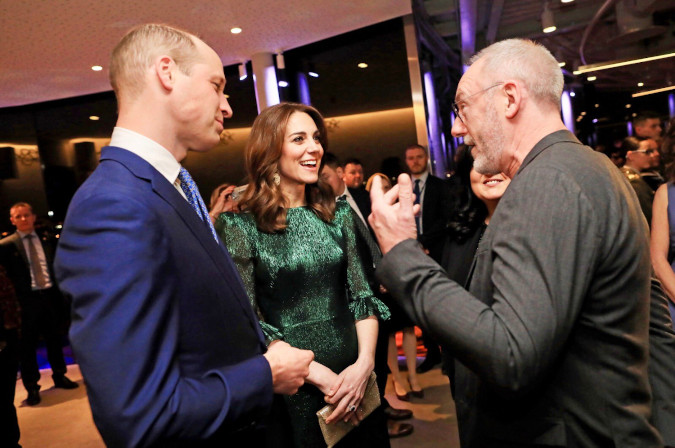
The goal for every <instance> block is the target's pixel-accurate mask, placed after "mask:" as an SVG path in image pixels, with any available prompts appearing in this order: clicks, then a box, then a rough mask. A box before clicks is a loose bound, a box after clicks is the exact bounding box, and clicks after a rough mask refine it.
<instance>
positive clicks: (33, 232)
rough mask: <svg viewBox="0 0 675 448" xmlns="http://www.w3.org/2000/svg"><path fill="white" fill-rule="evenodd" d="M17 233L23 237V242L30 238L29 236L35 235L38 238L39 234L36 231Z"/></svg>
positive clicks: (18, 231)
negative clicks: (27, 237)
mask: <svg viewBox="0 0 675 448" xmlns="http://www.w3.org/2000/svg"><path fill="white" fill-rule="evenodd" d="M16 233H18V234H19V236H20V237H21V239H22V240H23V239H24V238H26V236H28V235H34V236H35V237H36V238H37V233H35V230H33V231H32V232H28V233H25V232H22V231H21V230H17V231H16Z"/></svg>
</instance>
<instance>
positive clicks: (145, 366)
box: [56, 25, 313, 447]
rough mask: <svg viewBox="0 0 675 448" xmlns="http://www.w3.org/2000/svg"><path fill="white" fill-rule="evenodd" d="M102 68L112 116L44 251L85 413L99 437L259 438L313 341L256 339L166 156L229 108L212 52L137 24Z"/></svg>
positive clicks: (199, 204)
mask: <svg viewBox="0 0 675 448" xmlns="http://www.w3.org/2000/svg"><path fill="white" fill-rule="evenodd" d="M110 80H111V84H112V86H113V89H114V90H115V94H116V96H117V100H118V107H119V116H118V121H117V126H116V127H115V130H114V132H113V135H112V138H111V142H110V146H108V147H106V148H104V149H103V151H102V153H101V163H100V165H99V167H98V168H97V169H96V171H95V172H94V173H93V174H92V175H91V176H90V178H89V179H88V180H87V181H86V182H85V183H84V184H83V185H82V187H81V188H80V189H79V191H78V192H77V193H76V194H75V196H74V198H73V200H72V202H71V204H70V207H69V210H68V216H67V217H66V221H65V224H64V231H63V234H62V236H61V240H60V245H59V249H58V252H57V259H56V272H57V277H58V279H59V281H60V285H61V288H62V290H63V291H64V293H66V294H68V295H70V296H71V297H72V299H73V318H72V326H71V332H70V339H71V343H72V346H73V349H74V351H75V354H76V356H77V359H78V362H79V364H80V367H81V370H82V373H83V376H84V380H85V383H86V385H87V391H88V394H89V400H90V404H91V409H92V413H93V417H94V421H95V423H96V426H97V427H98V429H99V431H100V433H101V435H102V436H103V439H104V441H105V442H106V444H107V445H109V446H134V447H135V446H162V447H164V446H243V445H244V444H247V445H249V446H260V445H263V444H265V438H266V435H267V434H266V431H265V430H264V424H263V423H264V422H265V420H266V418H267V416H268V414H269V412H270V410H271V407H272V403H273V393H280V394H293V393H295V392H296V391H297V389H298V388H299V387H300V386H301V385H302V384H303V383H304V378H305V377H306V376H307V374H308V372H309V363H310V362H311V361H312V359H313V354H312V352H311V351H306V350H298V349H294V348H292V347H290V346H289V345H288V344H286V343H285V342H277V343H275V344H274V345H272V346H270V347H269V348H268V349H266V348H265V344H264V341H263V337H262V333H261V331H260V328H259V326H258V323H257V318H256V317H255V316H254V315H253V312H252V310H251V307H250V305H249V301H248V298H247V297H246V293H245V292H244V288H243V285H242V283H241V280H240V278H239V276H238V274H237V271H236V269H235V267H234V265H233V263H232V261H231V259H230V256H229V254H228V253H227V250H226V249H225V247H224V246H223V245H222V244H221V243H220V242H219V241H218V240H217V238H216V236H215V233H214V231H213V227H212V225H211V221H210V220H209V218H208V214H207V213H206V211H205V207H204V205H203V201H202V199H201V196H199V192H198V190H197V189H196V186H195V184H194V181H193V180H192V178H191V177H190V176H189V174H188V173H187V171H185V170H184V169H183V168H181V166H180V163H179V162H180V161H181V160H182V159H183V158H184V157H185V156H186V154H187V152H188V151H190V150H193V151H207V150H209V149H210V148H212V147H213V146H215V145H216V144H217V143H218V141H219V135H220V133H221V132H222V130H223V119H224V118H229V117H230V116H231V114H232V110H231V109H230V106H229V104H228V103H227V100H226V99H225V95H224V93H223V89H224V87H225V76H224V73H223V67H222V63H221V61H220V58H219V57H218V55H217V54H216V53H215V52H214V51H213V50H212V49H211V48H209V47H208V46H207V45H206V44H205V43H204V42H202V41H201V40H200V39H198V38H197V37H195V36H193V35H191V34H189V33H186V32H183V31H180V30H177V29H174V28H171V27H168V26H164V25H143V26H140V27H137V28H135V29H133V30H132V31H130V32H129V33H128V34H127V35H126V36H125V37H124V38H123V39H122V40H121V41H120V43H119V44H118V45H117V47H116V48H115V49H114V51H113V54H112V59H111V63H110ZM272 439H273V438H272Z"/></svg>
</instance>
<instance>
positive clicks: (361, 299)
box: [335, 201, 390, 320]
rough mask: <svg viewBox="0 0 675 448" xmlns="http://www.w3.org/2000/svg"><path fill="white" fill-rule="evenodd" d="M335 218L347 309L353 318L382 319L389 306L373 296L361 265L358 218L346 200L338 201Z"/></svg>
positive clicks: (385, 316)
mask: <svg viewBox="0 0 675 448" xmlns="http://www.w3.org/2000/svg"><path fill="white" fill-rule="evenodd" d="M335 219H336V220H337V221H338V223H339V225H340V226H341V227H342V233H343V236H344V244H345V247H344V248H343V250H344V251H345V255H346V257H347V289H348V291H349V310H350V311H351V313H352V315H353V316H354V319H355V320H361V319H365V318H367V317H369V316H377V317H378V318H380V319H382V320H387V319H389V317H390V313H389V308H387V306H386V305H385V304H384V303H382V301H381V300H380V299H378V298H377V297H375V296H374V294H373V291H372V290H371V289H370V286H369V284H368V279H367V278H366V273H365V270H364V266H363V260H361V257H360V256H359V252H360V251H359V250H358V248H357V247H356V244H357V228H356V221H357V220H359V219H360V218H358V217H357V216H356V213H355V212H354V211H353V210H352V208H351V207H350V206H349V204H348V203H347V202H346V201H339V202H338V203H337V207H336V209H335Z"/></svg>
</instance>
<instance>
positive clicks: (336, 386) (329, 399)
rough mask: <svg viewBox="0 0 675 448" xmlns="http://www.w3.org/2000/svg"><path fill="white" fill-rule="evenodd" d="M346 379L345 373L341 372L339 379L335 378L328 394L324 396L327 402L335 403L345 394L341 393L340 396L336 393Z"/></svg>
mask: <svg viewBox="0 0 675 448" xmlns="http://www.w3.org/2000/svg"><path fill="white" fill-rule="evenodd" d="M344 380H345V376H344V374H343V373H340V375H338V377H337V379H336V380H335V383H334V384H333V386H331V388H330V391H329V392H328V395H327V396H326V397H324V398H325V400H326V403H330V404H335V403H337V402H338V401H339V400H340V399H341V398H342V397H343V396H344V394H340V396H336V395H335V394H336V393H337V392H338V391H339V390H340V388H341V387H342V383H343V382H344Z"/></svg>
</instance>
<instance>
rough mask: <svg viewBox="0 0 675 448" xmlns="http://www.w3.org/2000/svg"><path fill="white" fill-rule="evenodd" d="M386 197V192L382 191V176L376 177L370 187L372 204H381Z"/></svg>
mask: <svg viewBox="0 0 675 448" xmlns="http://www.w3.org/2000/svg"><path fill="white" fill-rule="evenodd" d="M383 196H384V190H383V189H382V179H381V178H380V176H375V178H374V179H373V184H372V185H371V187H370V202H371V204H375V203H376V202H380V201H381V200H382V197H383Z"/></svg>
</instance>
